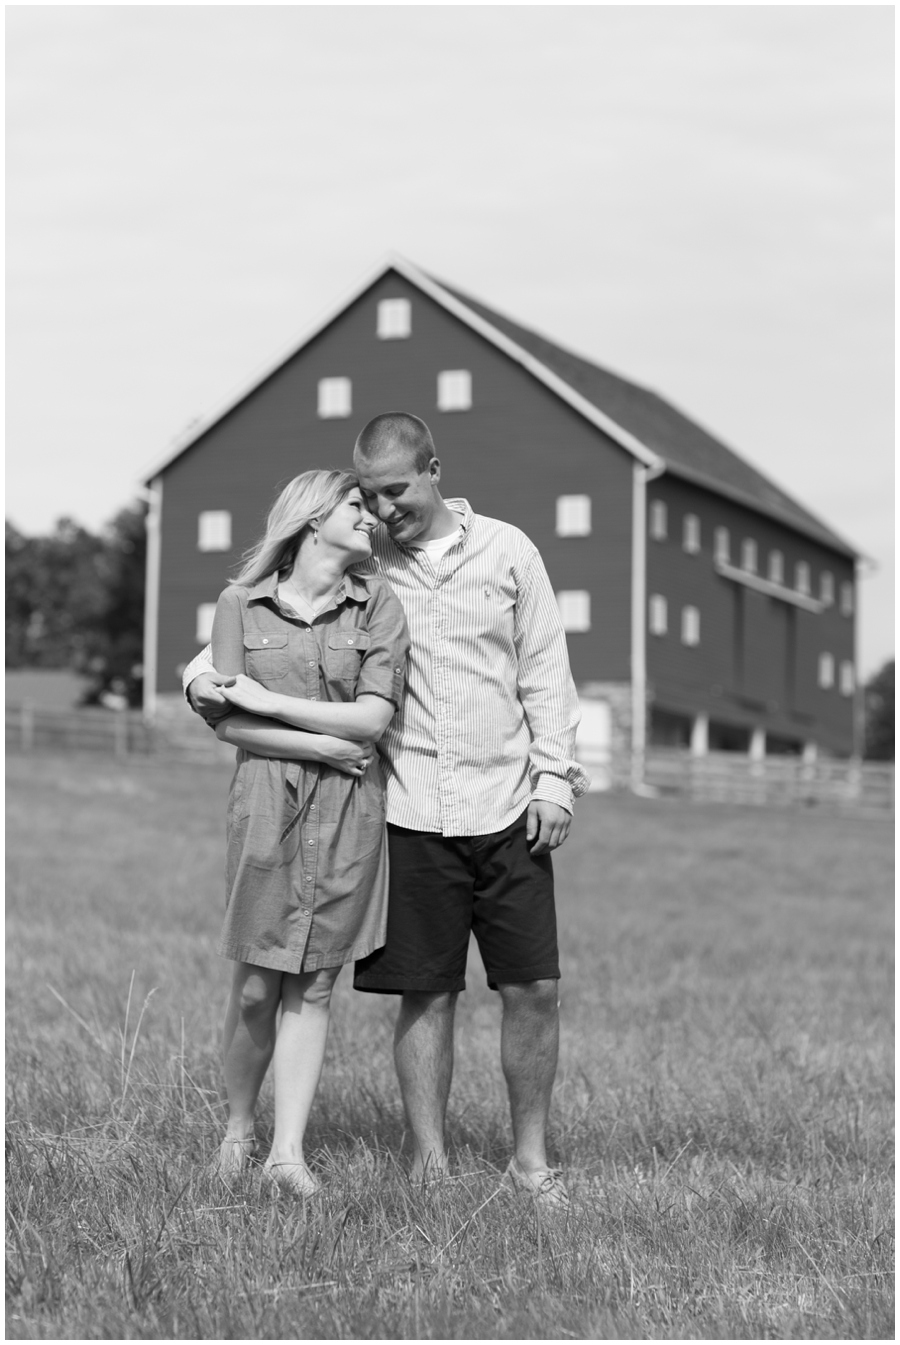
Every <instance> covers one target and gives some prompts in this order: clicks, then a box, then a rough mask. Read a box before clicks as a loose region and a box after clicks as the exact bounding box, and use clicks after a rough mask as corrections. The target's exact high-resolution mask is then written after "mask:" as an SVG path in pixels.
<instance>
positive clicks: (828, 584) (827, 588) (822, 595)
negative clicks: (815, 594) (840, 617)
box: [819, 570, 834, 607]
mask: <svg viewBox="0 0 900 1345" xmlns="http://www.w3.org/2000/svg"><path fill="white" fill-rule="evenodd" d="M819 601H820V602H821V603H822V606H823V607H833V606H834V575H833V574H832V573H831V572H830V570H823V571H822V575H821V578H820V579H819Z"/></svg>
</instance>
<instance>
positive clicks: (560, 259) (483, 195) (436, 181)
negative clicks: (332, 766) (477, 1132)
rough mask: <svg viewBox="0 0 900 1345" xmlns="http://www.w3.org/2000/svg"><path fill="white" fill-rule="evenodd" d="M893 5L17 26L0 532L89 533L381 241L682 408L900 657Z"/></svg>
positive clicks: (874, 664)
mask: <svg viewBox="0 0 900 1345" xmlns="http://www.w3.org/2000/svg"><path fill="white" fill-rule="evenodd" d="M893 22H894V18H893V9H892V7H890V6H855V7H850V6H818V5H810V6H666V7H657V6H588V5H585V6H540V5H539V6H520V5H514V6H423V5H413V6H365V7H359V6H340V5H328V6H303V5H290V6H277V5H269V6H259V7H245V6H241V5H235V6H219V5H210V6H176V5H166V6H160V7H154V6H128V5H114V6H78V5H72V6H59V7H57V6H24V5H22V6H15V5H14V6H9V7H7V9H6V56H7V183H6V190H7V384H6V403H7V485H6V514H7V518H9V519H10V520H11V521H12V522H13V523H14V524H15V525H16V526H17V527H18V528H19V529H20V530H21V531H23V532H25V533H27V534H29V535H31V534H37V533H41V532H45V531H47V530H49V529H50V528H51V527H52V525H53V523H54V521H55V520H56V519H57V518H59V517H61V516H63V515H67V516H70V517H73V518H75V519H76V520H78V521H79V522H81V523H83V524H84V525H85V526H87V527H90V528H92V529H97V528H99V527H100V526H102V524H103V523H105V522H106V521H107V520H109V519H110V518H111V517H112V516H113V515H114V514H115V513H116V511H117V510H118V509H120V508H122V507H124V506H126V505H128V504H130V503H132V502H133V501H134V499H135V498H136V495H137V492H138V490H139V488H140V484H141V480H142V476H143V475H144V474H145V473H146V472H147V470H148V469H149V468H150V467H152V466H153V465H154V464H155V463H156V462H157V461H159V460H160V459H161V458H162V457H163V456H164V455H165V454H166V453H167V451H168V450H169V448H170V446H171V444H172V443H173V441H175V440H177V439H178V438H179V437H180V436H181V434H182V433H183V432H184V430H185V429H186V428H187V427H188V426H189V425H190V424H191V423H192V422H193V421H195V420H197V419H200V418H204V417H205V416H206V415H207V414H208V413H210V412H211V411H213V410H214V409H215V408H216V407H217V406H218V405H220V404H221V403H223V402H225V401H227V400H228V399H229V398H230V397H231V396H232V395H233V394H235V393H236V392H238V391H240V390H241V389H242V388H243V387H245V386H246V385H247V384H248V383H249V382H250V381H251V380H252V378H253V376H254V375H255V374H256V373H257V372H258V371H259V370H260V369H261V368H263V367H265V366H267V365H268V364H269V363H270V362H271V360H272V359H273V357H274V356H276V355H277V354H278V353H279V352H281V351H283V350H286V349H287V348H288V347H289V345H290V342H291V340H292V339H293V338H295V337H298V336H300V335H302V333H303V332H304V331H305V330H306V329H307V328H309V327H310V326H312V324H313V323H314V322H315V321H316V320H317V318H318V317H319V316H320V315H321V314H322V313H323V312H325V311H327V310H328V309H330V308H331V307H332V305H333V304H334V303H335V302H337V301H339V300H340V298H341V297H342V295H343V294H345V293H346V292H348V291H349V290H350V289H351V288H352V286H353V285H354V284H355V283H356V282H357V281H358V280H359V279H360V278H361V277H362V276H364V275H365V274H367V273H368V272H369V271H370V270H371V269H372V268H373V267H374V266H375V265H376V264H377V263H378V262H379V261H380V260H382V258H383V257H384V256H385V255H386V254H387V253H389V252H391V251H395V252H399V253H401V254H402V255H404V256H406V257H407V258H409V260H411V261H412V262H414V263H415V264H416V265H418V266H419V267H421V268H422V269H423V270H425V271H428V272H430V273H432V274H434V275H436V276H438V277H439V278H441V279H443V280H445V281H446V282H447V283H449V284H451V285H454V286H456V287H457V288H459V289H461V290H464V291H467V292H469V293H470V294H472V295H473V296H474V297H477V298H480V299H482V300H483V301H484V302H485V303H487V304H489V305H490V306H492V307H493V308H496V309H498V310H499V311H501V312H503V313H506V314H507V315H508V316H510V317H512V318H514V319H516V320H518V321H519V322H521V323H523V324H524V325H525V326H529V327H532V328H535V329H537V330H538V331H541V332H543V333H544V334H545V335H547V336H549V337H551V338H552V339H554V340H556V341H557V342H558V343H559V344H561V345H565V346H567V347H568V348H570V349H572V350H575V351H576V352H578V353H580V354H582V355H585V356H586V357H588V358H589V359H593V360H595V361H596V362H598V363H599V364H602V365H604V366H605V367H606V368H609V369H611V370H613V371H615V372H617V373H620V374H622V375H624V376H626V377H628V378H630V379H632V380H633V381H634V382H637V383H641V384H643V385H645V386H648V387H650V388H652V389H653V390H654V391H656V392H658V393H660V394H661V395H662V396H664V397H666V398H667V399H668V400H669V401H671V402H673V403H674V404H675V405H676V406H678V407H679V408H680V409H681V410H682V411H684V412H686V413H687V414H688V415H690V416H691V417H692V418H693V419H694V420H696V421H698V422H699V423H700V424H701V425H703V426H704V427H705V428H707V429H708V430H710V431H711V432H713V433H714V434H716V435H717V436H718V437H720V438H721V439H723V440H724V442H726V443H727V444H729V446H731V447H732V448H735V449H736V450H738V451H739V452H740V453H742V454H743V455H744V456H745V457H747V458H749V459H750V460H751V461H752V462H753V463H754V464H755V465H756V466H757V467H758V468H760V469H761V470H762V471H764V472H766V473H767V474H768V475H769V476H771V477H772V478H773V479H774V480H775V481H776V482H777V483H778V484H779V485H781V486H782V487H784V488H785V489H787V490H788V491H789V492H791V493H792V494H794V495H795V496H796V497H797V498H798V499H799V500H801V501H802V502H803V504H804V505H805V506H806V507H807V508H809V509H810V510H812V511H813V512H814V513H816V514H818V515H819V516H820V517H821V518H822V519H823V520H824V521H825V522H826V523H828V524H829V526H831V527H832V528H833V529H834V530H835V531H837V532H838V533H839V534H840V535H841V536H843V537H845V538H846V539H847V540H848V541H849V542H850V543H852V544H853V545H854V546H856V547H857V548H858V549H859V550H860V551H861V552H863V553H864V555H865V557H866V558H867V564H866V567H865V571H864V577H863V580H862V584H861V598H860V642H859V643H860V670H861V672H862V674H863V676H868V675H870V674H871V673H872V672H873V671H875V670H876V669H877V668H878V667H879V666H880V665H881V664H882V663H883V662H884V660H885V659H887V658H890V657H893V652H894V630H893V614H894V597H893V574H894V552H893V545H894V542H893V538H894V522H893V496H894V491H893V442H894V432H893V378H894V352H893V331H894V327H893V321H894V319H893V213H892V212H893V84H892V81H893V51H894V45H893Z"/></svg>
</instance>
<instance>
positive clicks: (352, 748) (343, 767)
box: [316, 733, 375, 776]
mask: <svg viewBox="0 0 900 1345" xmlns="http://www.w3.org/2000/svg"><path fill="white" fill-rule="evenodd" d="M316 746H317V748H318V750H319V756H320V759H321V760H322V761H323V762H324V763H325V764H326V766H334V767H336V768H337V770H339V771H343V772H344V774H345V775H356V776H360V775H365V773H366V770H367V768H368V767H369V766H371V764H372V762H373V760H374V758H375V745H374V743H351V742H349V741H348V740H347V739H345V738H333V737H331V735H330V734H326V733H323V734H322V736H321V738H320V739H319V741H318V743H317V744H316Z"/></svg>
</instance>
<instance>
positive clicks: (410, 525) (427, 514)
mask: <svg viewBox="0 0 900 1345" xmlns="http://www.w3.org/2000/svg"><path fill="white" fill-rule="evenodd" d="M355 467H356V473H357V475H358V477H359V484H360V486H361V487H362V490H363V493H364V495H365V497H366V503H367V504H368V506H369V509H370V510H371V511H372V513H373V514H375V515H376V517H377V518H379V519H380V520H381V521H382V523H384V524H385V525H386V527H387V530H388V532H389V533H390V535H391V537H392V538H393V540H394V541H395V542H399V543H400V545H401V546H411V545H412V544H413V543H415V542H425V541H427V540H428V533H429V530H430V528H431V525H432V523H433V521H434V517H435V515H436V513H437V510H438V508H439V506H440V496H439V495H438V492H437V483H438V481H439V479H440V464H439V463H438V460H437V458H432V459H431V463H430V465H429V467H428V468H426V470H425V471H424V472H418V471H416V468H415V465H414V463H413V460H412V457H411V455H410V454H409V453H408V452H406V451H405V450H403V449H397V450H394V451H391V452H388V453H383V454H381V455H380V456H379V457H378V458H376V459H375V460H374V461H372V462H369V463H367V462H365V461H364V460H363V459H362V458H360V457H357V458H356V459H355Z"/></svg>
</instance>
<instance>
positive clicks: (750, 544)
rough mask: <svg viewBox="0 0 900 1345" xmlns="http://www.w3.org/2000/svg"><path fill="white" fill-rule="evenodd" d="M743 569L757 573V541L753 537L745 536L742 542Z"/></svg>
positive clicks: (750, 572) (749, 572)
mask: <svg viewBox="0 0 900 1345" xmlns="http://www.w3.org/2000/svg"><path fill="white" fill-rule="evenodd" d="M741 569H742V570H746V571H747V573H748V574H756V543H755V542H754V540H753V538H752V537H745V538H744V540H743V542H741Z"/></svg>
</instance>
